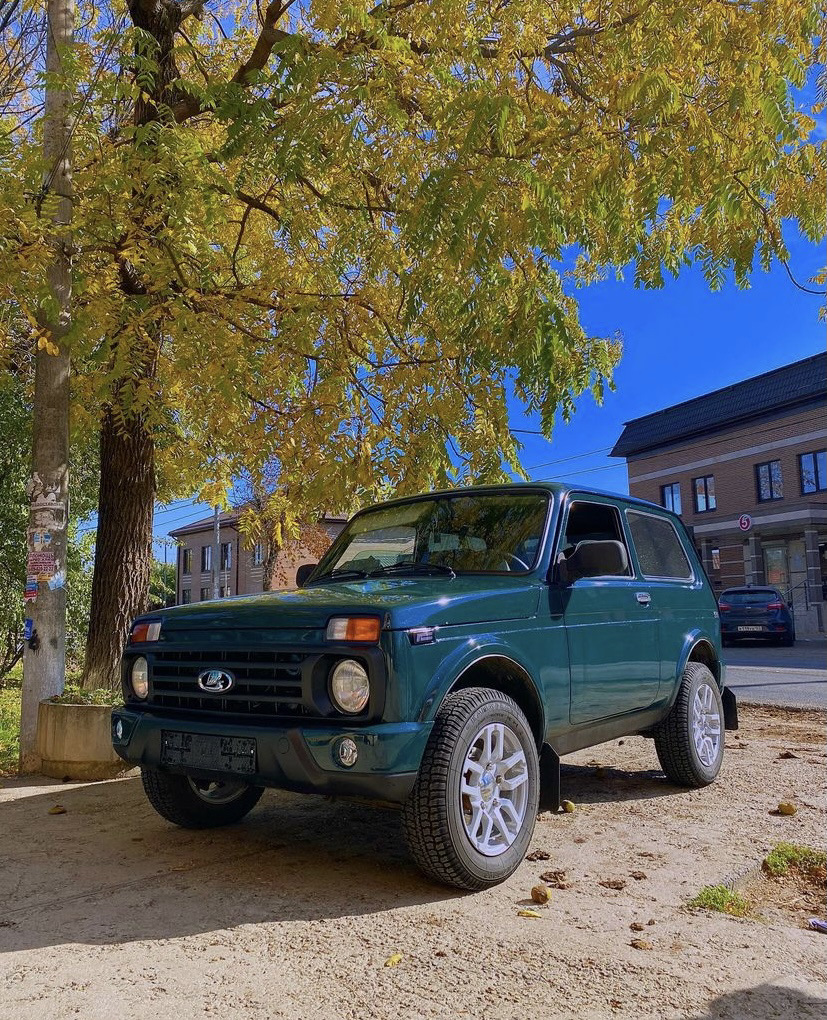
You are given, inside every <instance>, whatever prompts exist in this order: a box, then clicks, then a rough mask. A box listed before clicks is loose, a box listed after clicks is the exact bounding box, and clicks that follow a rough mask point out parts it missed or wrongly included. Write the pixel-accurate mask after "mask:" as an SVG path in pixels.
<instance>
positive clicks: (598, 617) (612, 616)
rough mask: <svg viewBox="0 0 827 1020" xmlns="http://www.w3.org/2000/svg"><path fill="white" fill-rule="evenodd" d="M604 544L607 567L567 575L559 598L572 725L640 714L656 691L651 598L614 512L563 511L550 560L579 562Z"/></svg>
mask: <svg viewBox="0 0 827 1020" xmlns="http://www.w3.org/2000/svg"><path fill="white" fill-rule="evenodd" d="M600 543H603V544H607V543H608V545H606V548H609V545H610V546H611V547H612V548H609V552H610V553H612V554H613V556H614V557H615V560H616V561H615V562H613V563H608V564H607V565H606V570H605V571H602V570H601V568H600V566H599V564H598V565H596V566H595V567H593V568H592V569H597V570H598V571H600V572H599V573H598V574H597V575H596V576H569V577H568V579H567V583H566V584H565V587H564V589H563V591H562V606H563V621H564V625H565V630H566V641H567V645H568V651H569V672H570V679H571V708H570V719H571V722H572V724H575V725H576V724H579V723H589V722H594V721H597V720H600V719H606V718H609V717H611V716H617V715H622V714H624V713H627V712H634V711H637V710H640V709H645V708H648V707H649V706H650V705H651V704H653V702H654V701H656V699H657V695H658V688H659V686H660V654H659V647H658V620H657V615H656V612H655V609H654V608H653V606H652V602H651V597H650V596H649V593H648V592H647V591H646V589H645V587H643V586H641V584H640V582H639V581H638V580H637V579H636V578H635V575H634V569H633V566H632V562H633V561H632V557H631V555H630V554H629V542H628V538H627V535H626V531H625V528H624V525H623V522H622V519H621V515H620V513H619V511H618V508H617V506H616V505H614V504H613V503H611V502H609V501H608V500H606V501H602V500H600V499H599V498H597V497H591V496H590V497H588V498H586V497H584V498H575V499H573V500H572V501H571V502H570V503H569V505H568V506H567V508H566V511H565V519H564V521H563V525H562V528H561V538H560V540H559V544H558V549H557V559H558V560H559V558H560V557H561V556H562V557H563V559H564V560H565V562H566V563H572V564H574V563H576V562H579V560H580V558H581V557H580V554H579V553H578V547H579V549H580V552H582V551H583V549H584V548H585V546H586V545H590V544H592V545H593V548H594V549H595V550H598V551H599V544H600Z"/></svg>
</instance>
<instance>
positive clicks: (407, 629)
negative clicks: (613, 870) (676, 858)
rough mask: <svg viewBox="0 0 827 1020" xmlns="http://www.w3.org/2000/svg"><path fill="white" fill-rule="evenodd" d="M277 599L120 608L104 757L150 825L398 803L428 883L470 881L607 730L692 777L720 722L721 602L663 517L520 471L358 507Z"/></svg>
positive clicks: (518, 845)
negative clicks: (284, 795) (115, 697)
mask: <svg viewBox="0 0 827 1020" xmlns="http://www.w3.org/2000/svg"><path fill="white" fill-rule="evenodd" d="M298 583H299V585H300V586H299V588H298V589H297V590H295V591H283V592H268V593H265V594H262V595H251V596H241V597H239V598H233V599H226V600H223V601H219V602H205V603H201V604H197V605H186V606H178V607H176V608H174V609H168V610H165V611H163V612H159V613H154V614H152V615H150V616H144V617H141V618H140V619H138V620H136V621H135V623H134V624H133V627H132V632H131V636H130V641H129V645H128V647H127V650H126V653H125V655H124V659H123V690H124V706H123V708H116V709H115V710H114V711H113V713H112V735H113V743H114V747H115V750H116V751H117V752H118V754H120V755H121V757H122V758H124V760H125V761H127V762H128V763H129V764H130V765H138V766H140V767H141V772H142V775H143V783H144V788H145V790H146V793H147V796H148V798H149V800H150V802H151V803H152V805H153V807H155V809H156V810H157V811H158V812H160V814H161V815H163V816H164V818H167V819H169V820H170V821H172V822H174V823H176V824H178V825H183V826H188V827H193V828H202V827H210V826H216V825H226V824H229V823H232V822H236V821H238V820H239V819H240V818H242V817H243V816H244V815H245V814H246V813H247V812H248V811H249V810H250V809H251V808H252V807H253V806H254V805H255V804H256V802H257V801H258V799H259V797H260V796H261V794H262V791H263V789H264V787H267V786H272V787H278V788H280V789H285V790H295V791H299V792H304V793H324V794H353V795H357V796H365V797H372V798H380V799H382V800H387V801H395V802H397V803H399V804H401V805H402V820H403V826H404V831H405V834H406V837H407V841H408V845H409V846H410V849H411V852H412V854H413V856H414V858H415V859H416V861H417V862H418V864H419V865H420V866H421V867H422V868H423V870H424V871H425V872H426V873H427V874H428V875H430V876H432V877H433V878H435V879H437V880H439V881H441V882H445V883H448V884H450V885H453V886H457V887H459V888H463V889H482V888H484V887H486V886H489V885H493V884H494V883H496V882H500V881H502V880H503V879H505V878H507V877H508V876H509V875H510V874H511V873H512V872H513V871H514V870H515V868H516V867H517V866H518V864H519V863H520V861H521V860H522V859H523V856H524V854H525V852H526V848H527V846H528V844H529V840H530V839H531V835H532V831H533V828H534V821H535V817H536V815H537V812H538V811H541V810H547V809H552V810H556V809H557V808H558V806H559V802H560V757H561V756H562V755H564V754H568V753H569V752H571V751H576V750H578V749H580V748H583V747H589V746H591V745H593V744H598V743H601V742H602V741H604V740H609V739H612V738H615V737H620V736H624V735H626V734H633V733H637V734H643V735H645V736H648V737H652V738H653V739H654V741H655V747H656V749H657V753H658V757H659V759H660V763H661V765H662V766H663V769H664V771H665V773H666V775H667V776H668V778H669V779H670V780H672V781H673V782H675V783H677V784H679V785H682V786H695V787H698V786H705V785H706V784H708V783H710V782H712V780H713V779H715V777H716V776H717V774H718V771H719V770H720V767H721V759H722V756H723V751H724V737H723V730H724V729H725V728H729V729H732V728H735V727H736V726H737V712H736V705H735V698H734V696H733V695H732V693H731V692H730V691H729V690H728V689H727V688H726V687H725V686H724V665H723V663H722V661H721V651H720V644H721V642H720V625H719V619H718V608H717V605H716V602H715V597H714V595H713V593H712V591H711V589H710V586H709V582H708V580H707V578H706V576H705V575H704V572H703V569H702V567H701V565H700V563H699V561H698V558H697V556H696V553H695V550H694V548H693V546H692V543H691V542H690V541H689V538H688V536H687V534H686V532H685V530H684V528H683V526H682V524H681V521H680V520H679V518H677V517H675V516H674V515H673V514H671V513H670V512H668V511H667V510H664V509H663V508H662V507H659V506H654V505H653V504H651V503H645V502H643V501H641V500H636V499H632V498H629V497H624V496H614V495H610V494H607V493H601V492H593V491H587V490H585V489H575V488H571V487H568V486H565V485H553V484H526V485H507V486H506V485H503V486H489V487H475V488H466V489H455V490H450V491H445V492H437V493H431V494H429V495H424V496H417V497H415V498H406V499H396V500H393V501H392V502H388V503H384V504H381V505H379V506H374V507H371V508H369V509H367V510H363V511H362V512H360V513H358V514H357V515H356V516H355V517H354V518H353V519H352V520H351V521H350V523H349V524H348V525H347V527H346V528H345V529H344V531H343V532H342V534H341V535H340V536H339V538H338V539H337V540H336V541H335V542H334V544H333V545H332V546H331V548H330V549H329V551H328V552H327V554H326V555H325V557H324V558H323V559H322V561H321V562H320V563H319V564H318V565H316V566H315V567H312V568H310V567H308V568H307V569H306V570H304V569H303V570H302V571H300V576H299V578H298Z"/></svg>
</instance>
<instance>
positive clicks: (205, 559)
mask: <svg viewBox="0 0 827 1020" xmlns="http://www.w3.org/2000/svg"><path fill="white" fill-rule="evenodd" d="M208 570H212V546H211V545H202V546H201V573H202V574H206V573H207V571H208ZM202 601H203V600H202Z"/></svg>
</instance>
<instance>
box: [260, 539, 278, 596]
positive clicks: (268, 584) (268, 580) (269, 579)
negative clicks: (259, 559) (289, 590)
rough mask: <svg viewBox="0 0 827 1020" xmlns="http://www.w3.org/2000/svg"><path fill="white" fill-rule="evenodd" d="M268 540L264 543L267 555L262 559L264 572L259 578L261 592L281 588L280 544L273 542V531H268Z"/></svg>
mask: <svg viewBox="0 0 827 1020" xmlns="http://www.w3.org/2000/svg"><path fill="white" fill-rule="evenodd" d="M268 536H269V537H268V540H267V542H266V549H267V553H266V556H265V559H264V572H263V574H262V578H261V587H262V590H263V591H276V590H277V589H278V588H281V584H280V581H281V577H280V576H279V553H280V552H281V543H279V542H277V541H276V540H275V537H274V534H273V530H272V529H268Z"/></svg>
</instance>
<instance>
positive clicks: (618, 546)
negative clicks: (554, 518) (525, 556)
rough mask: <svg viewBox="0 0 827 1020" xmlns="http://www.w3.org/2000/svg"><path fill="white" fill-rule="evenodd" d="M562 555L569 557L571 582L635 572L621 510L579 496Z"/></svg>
mask: <svg viewBox="0 0 827 1020" xmlns="http://www.w3.org/2000/svg"><path fill="white" fill-rule="evenodd" d="M559 555H560V556H562V557H563V558H564V560H565V563H566V570H567V575H568V580H569V582H572V581H576V580H577V579H578V578H581V577H629V576H630V575H631V573H632V571H631V567H630V559H629V550H628V548H627V546H626V539H625V538H624V535H623V527H622V525H621V522H620V514H619V513H618V511H617V509H616V508H615V507H613V506H609V505H608V504H606V503H588V502H585V501H581V500H577V501H575V502H573V503H572V504H571V505H570V507H569V511H568V516H567V518H566V528H565V533H564V535H563V538H562V542H561V545H560V554H559Z"/></svg>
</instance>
